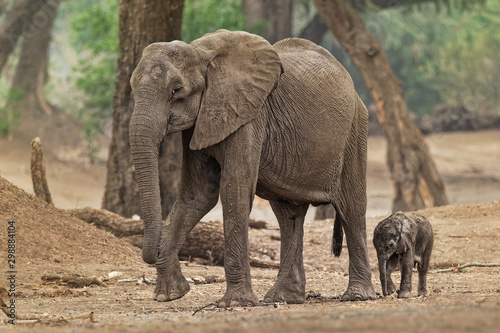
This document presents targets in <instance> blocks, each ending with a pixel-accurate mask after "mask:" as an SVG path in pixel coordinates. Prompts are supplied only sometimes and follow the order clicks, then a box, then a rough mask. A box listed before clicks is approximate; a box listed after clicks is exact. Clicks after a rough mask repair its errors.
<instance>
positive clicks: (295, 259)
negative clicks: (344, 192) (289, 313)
mask: <svg viewBox="0 0 500 333" xmlns="http://www.w3.org/2000/svg"><path fill="white" fill-rule="evenodd" d="M270 203H271V207H272V209H273V211H274V214H275V215H276V217H277V218H278V222H279V226H280V233H281V254H280V270H279V273H278V278H277V279H276V282H275V283H274V285H273V287H272V288H271V289H270V290H269V291H268V292H267V294H266V296H265V297H264V304H268V303H276V302H286V303H295V304H297V303H299V304H301V303H304V301H305V288H306V275H305V272H304V261H303V256H302V251H303V238H304V218H305V216H306V212H307V209H308V207H309V205H308V204H302V205H299V206H297V205H294V204H291V203H289V202H287V201H271V202H270Z"/></svg>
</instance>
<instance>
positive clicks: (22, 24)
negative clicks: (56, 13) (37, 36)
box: [0, 0, 47, 72]
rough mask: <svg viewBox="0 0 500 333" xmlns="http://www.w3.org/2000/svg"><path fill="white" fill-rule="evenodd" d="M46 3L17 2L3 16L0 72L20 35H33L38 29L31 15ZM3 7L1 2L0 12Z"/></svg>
mask: <svg viewBox="0 0 500 333" xmlns="http://www.w3.org/2000/svg"><path fill="white" fill-rule="evenodd" d="M46 3H47V1H46V0H19V1H16V3H15V4H14V5H13V7H12V9H11V10H10V11H8V12H7V13H6V14H5V17H4V20H3V22H2V25H1V26H0V72H1V71H2V69H3V67H4V66H5V64H6V63H7V59H8V58H9V55H10V54H11V53H12V51H14V49H15V48H16V45H17V42H18V40H19V38H20V37H21V35H23V34H33V33H35V31H36V30H37V29H38V27H37V26H35V24H34V22H33V15H35V13H36V12H37V11H38V10H39V9H40V7H41V6H46ZM4 6H5V4H4V3H3V1H2V11H3V9H4Z"/></svg>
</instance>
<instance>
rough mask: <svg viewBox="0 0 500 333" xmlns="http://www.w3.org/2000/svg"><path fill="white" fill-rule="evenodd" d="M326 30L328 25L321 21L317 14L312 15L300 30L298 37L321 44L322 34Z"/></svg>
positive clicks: (323, 34)
mask: <svg viewBox="0 0 500 333" xmlns="http://www.w3.org/2000/svg"><path fill="white" fill-rule="evenodd" d="M327 31H328V26H327V25H326V23H325V22H324V21H323V19H322V18H321V16H320V15H319V14H316V15H314V16H313V18H312V19H311V21H309V23H307V25H306V26H305V28H304V29H302V31H301V32H300V35H299V37H300V38H304V39H308V40H310V41H311V42H314V43H316V44H318V45H321V43H322V41H323V36H325V33H326V32H327Z"/></svg>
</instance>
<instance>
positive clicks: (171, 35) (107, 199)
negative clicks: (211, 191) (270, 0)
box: [102, 0, 184, 218]
mask: <svg viewBox="0 0 500 333" xmlns="http://www.w3.org/2000/svg"><path fill="white" fill-rule="evenodd" d="M183 9H184V0H169V1H161V0H154V1H150V0H140V1H132V0H120V14H119V15H120V30H119V38H120V57H119V59H118V68H117V79H116V90H115V97H114V102H113V135H112V140H111V145H110V149H109V158H108V173H107V180H106V190H105V193H104V199H103V204H102V206H103V208H105V209H107V210H109V211H112V212H115V213H117V214H120V215H122V216H128V217H130V216H132V215H134V214H141V210H140V202H139V191H138V188H137V184H136V181H135V176H134V171H133V170H134V169H133V166H132V159H131V157H130V144H129V132H128V131H129V129H128V127H129V123H130V117H131V115H132V111H133V108H134V101H133V98H132V96H131V95H130V93H131V88H130V83H129V81H130V77H131V75H132V72H133V71H134V69H135V67H136V66H137V64H138V62H139V60H140V58H141V55H142V50H143V49H144V48H145V47H146V46H147V45H149V44H151V43H153V42H167V41H172V40H175V39H181V27H182V13H183ZM181 156H182V143H181V137H180V133H176V134H174V135H172V136H170V137H168V138H166V139H165V141H164V142H163V143H162V146H161V153H160V159H159V164H160V188H161V194H162V208H163V218H165V216H166V215H167V214H168V212H169V210H170V208H171V206H172V204H173V201H174V199H175V197H176V194H177V186H178V180H179V178H180V163H181V159H182V157H181Z"/></svg>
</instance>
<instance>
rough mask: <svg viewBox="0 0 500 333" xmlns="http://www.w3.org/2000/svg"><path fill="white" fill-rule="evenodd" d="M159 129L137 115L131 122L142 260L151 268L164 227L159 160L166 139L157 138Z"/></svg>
mask: <svg viewBox="0 0 500 333" xmlns="http://www.w3.org/2000/svg"><path fill="white" fill-rule="evenodd" d="M153 124H154V125H153ZM157 125H158V124H155V121H153V119H151V118H150V117H148V116H145V115H141V114H135V112H134V114H133V115H132V118H131V120H130V148H131V153H132V161H133V164H134V168H135V177H136V180H137V185H138V187H139V196H140V200H141V210H142V219H143V221H144V241H143V244H142V259H143V260H144V261H145V262H146V263H148V264H155V263H156V261H157V259H158V250H159V246H160V240H161V225H162V222H161V214H162V211H161V197H160V182H159V173H158V156H159V147H160V143H161V139H162V138H163V135H160V134H161V133H160V134H158V132H159V131H158V127H157Z"/></svg>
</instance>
